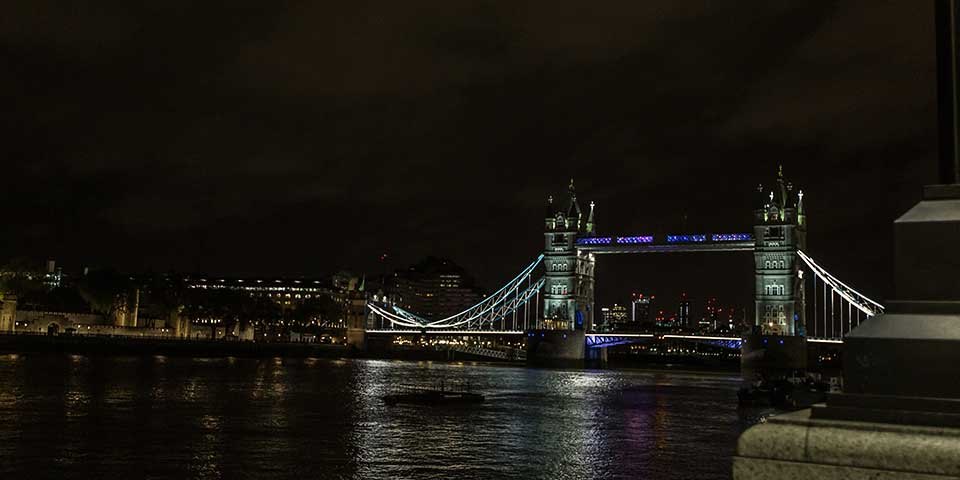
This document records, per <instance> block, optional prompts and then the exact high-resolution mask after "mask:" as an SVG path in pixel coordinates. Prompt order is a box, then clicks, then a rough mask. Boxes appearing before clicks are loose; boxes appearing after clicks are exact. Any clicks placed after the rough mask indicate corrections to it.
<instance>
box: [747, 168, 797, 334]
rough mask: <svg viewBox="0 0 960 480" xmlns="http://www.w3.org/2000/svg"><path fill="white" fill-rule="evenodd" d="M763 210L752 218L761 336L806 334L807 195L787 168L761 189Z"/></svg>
mask: <svg viewBox="0 0 960 480" xmlns="http://www.w3.org/2000/svg"><path fill="white" fill-rule="evenodd" d="M758 191H759V192H760V194H761V195H762V200H761V207H760V208H758V209H757V210H756V211H755V214H754V227H753V229H754V237H755V238H756V249H755V250H754V260H755V262H756V265H755V272H756V275H755V279H756V287H755V292H756V295H755V299H756V302H755V305H756V321H755V325H757V327H759V330H760V333H763V334H765V335H803V334H804V324H805V318H804V310H805V309H804V303H805V298H804V297H805V292H804V288H803V282H802V280H801V278H800V275H801V271H800V259H799V258H798V256H797V250H798V249H799V250H806V246H807V245H806V244H807V219H806V214H805V213H804V210H803V191H799V192H796V193H794V188H793V184H791V183H790V182H788V181H786V180H785V179H784V178H783V167H782V166H781V167H780V171H779V172H778V174H777V181H776V184H775V185H774V188H773V189H771V190H764V188H763V186H760V188H759V189H758Z"/></svg>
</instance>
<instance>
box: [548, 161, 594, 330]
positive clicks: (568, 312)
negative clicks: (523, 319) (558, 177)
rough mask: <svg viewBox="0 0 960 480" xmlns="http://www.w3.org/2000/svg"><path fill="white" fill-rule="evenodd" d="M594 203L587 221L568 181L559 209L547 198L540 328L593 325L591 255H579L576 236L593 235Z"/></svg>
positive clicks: (568, 327) (585, 253)
mask: <svg viewBox="0 0 960 480" xmlns="http://www.w3.org/2000/svg"><path fill="white" fill-rule="evenodd" d="M594 228H595V226H594V224H593V204H591V206H590V214H589V216H588V217H587V219H586V221H584V218H583V212H582V211H581V210H580V204H579V203H578V202H577V193H576V190H575V189H574V186H573V180H570V186H569V201H568V203H567V208H566V209H565V210H558V209H557V208H556V207H555V205H554V201H553V197H552V196H551V197H549V198H548V199H547V211H546V216H545V225H544V248H543V254H544V259H543V265H544V269H545V270H546V275H545V276H546V281H545V283H544V285H543V297H544V300H543V321H544V324H543V328H544V329H547V330H583V329H585V328H590V326H591V325H592V324H593V268H594V259H593V254H591V253H588V252H579V251H578V250H577V248H576V241H577V237H578V236H579V235H586V234H592V232H593V229H594Z"/></svg>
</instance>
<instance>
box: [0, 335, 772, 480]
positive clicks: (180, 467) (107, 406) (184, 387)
mask: <svg viewBox="0 0 960 480" xmlns="http://www.w3.org/2000/svg"><path fill="white" fill-rule="evenodd" d="M441 380H443V381H445V382H446V383H447V384H450V383H456V382H459V381H461V380H462V381H469V383H470V385H471V386H472V387H474V389H475V390H477V391H481V392H483V393H485V394H486V395H487V401H486V403H484V404H482V405H479V406H471V407H455V408H449V407H443V408H438V407H432V408H431V407H408V406H393V407H388V406H386V405H384V404H383V402H382V400H381V399H380V397H381V396H382V395H383V394H386V393H389V392H390V391H393V390H394V389H395V388H396V386H397V385H411V386H426V387H430V386H434V385H436V384H437V383H438V382H440V381H441ZM738 385H739V379H738V377H737V376H736V374H735V373H721V374H715V373H686V372H649V371H636V370H551V369H532V368H522V367H514V366H504V365H489V364H471V363H463V364H457V363H437V362H433V363H431V362H403V361H384V360H321V359H240V358H218V359H190V358H174V357H109V356H103V357H97V356H91V357H87V356H77V355H57V354H42V355H41V354H36V355H23V354H21V355H3V356H0V459H2V461H0V478H11V479H13V478H17V479H21V478H30V479H36V478H77V479H109V478H116V479H120V478H157V479H161V478H162V479H181V478H200V479H220V478H223V479H233V478H251V479H253V478H256V479H287V478H297V479H312V478H383V479H405V478H496V479H505V478H517V479H530V478H550V479H559V478H569V479H579V478H650V479H701V480H702V479H726V478H730V469H731V455H732V454H733V452H734V448H735V445H736V439H737V437H738V436H739V434H740V433H741V432H742V431H743V430H744V429H745V428H747V427H749V426H750V425H752V424H754V423H756V422H757V421H759V418H760V417H761V416H762V415H763V414H765V413H766V412H764V411H760V410H744V409H738V408H737V405H736V403H737V402H736V399H737V396H736V391H737V388H738Z"/></svg>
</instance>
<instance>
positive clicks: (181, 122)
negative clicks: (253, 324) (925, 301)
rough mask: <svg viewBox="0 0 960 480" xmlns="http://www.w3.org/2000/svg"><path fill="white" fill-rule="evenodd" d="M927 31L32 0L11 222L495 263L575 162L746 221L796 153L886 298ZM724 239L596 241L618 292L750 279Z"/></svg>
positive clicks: (694, 8)
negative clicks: (739, 271) (657, 249)
mask: <svg viewBox="0 0 960 480" xmlns="http://www.w3.org/2000/svg"><path fill="white" fill-rule="evenodd" d="M932 27H933V21H932V8H930V6H929V5H926V4H921V5H914V4H910V3H908V2H698V1H693V2H690V1H687V2H669V1H662V2H661V1H647V2H628V1H623V2H604V3H603V6H602V8H600V7H599V6H597V5H589V6H588V5H586V4H584V3H582V2H555V1H553V2H547V1H542V2H527V3H522V4H521V3H516V2H443V1H423V2H413V3H411V2H346V3H343V4H324V3H317V2H268V3H263V2H222V3H219V2H179V1H168V2H159V3H153V4H152V5H148V6H142V5H137V6H133V5H132V4H129V3H128V2H95V3H93V2H91V4H90V5H86V6H83V5H77V4H74V5H71V6H64V5H62V4H61V3H60V2H43V1H39V2H38V1H30V2H14V3H13V4H12V5H10V6H8V8H7V14H6V15H5V16H4V17H3V19H2V20H0V68H2V70H3V71H4V72H6V74H5V75H3V76H0V87H2V88H3V90H4V91H6V92H8V93H9V94H10V98H9V103H8V107H7V109H6V111H5V114H4V115H3V116H2V125H0V126H2V127H3V129H4V131H6V132H8V134H9V138H8V139H7V140H6V141H4V143H3V146H2V147H0V153H2V155H3V158H4V159H5V163H6V168H5V169H4V173H3V184H4V185H5V187H4V189H3V193H2V194H0V195H2V197H0V198H2V200H3V203H4V205H5V207H6V208H5V221H4V230H5V231H6V232H7V235H4V239H3V240H2V241H0V246H2V247H3V251H5V252H11V255H14V254H25V255H33V256H38V257H45V256H51V257H57V258H60V259H62V261H65V262H68V264H69V263H72V264H80V263H112V264H117V265H118V266H120V267H122V268H126V269H131V270H141V269H160V270H165V269H169V268H174V269H184V270H207V271H214V272H223V273H241V272H242V273H264V274H272V273H305V274H310V273H319V272H325V271H331V270H334V269H337V268H344V267H346V268H352V269H354V270H367V271H373V270H376V269H381V268H383V267H382V266H381V265H378V264H376V263H375V259H376V257H377V256H378V255H379V254H380V253H382V252H384V251H386V252H390V253H391V254H392V257H391V258H395V262H396V263H395V264H394V265H393V266H399V265H402V264H404V263H407V262H412V261H413V260H415V259H416V258H417V257H419V256H421V255H424V254H426V253H427V252H433V253H438V254H443V255H449V256H452V257H454V258H455V259H457V260H458V261H460V262H462V263H464V264H465V265H466V266H467V267H468V268H469V269H470V270H472V271H474V272H476V273H477V274H478V276H479V277H480V278H481V280H482V281H483V282H484V283H485V284H487V285H489V286H494V285H495V284H496V283H497V282H498V281H499V279H502V278H506V277H508V276H509V275H510V273H511V271H512V270H514V269H516V268H518V267H519V266H520V265H522V264H524V262H525V260H526V259H527V258H528V257H531V256H532V255H534V254H535V253H536V252H537V251H538V249H539V248H541V241H542V237H541V232H540V227H541V221H542V220H541V219H540V215H541V207H542V203H543V200H544V198H545V197H546V196H547V195H548V194H555V195H560V194H562V193H563V189H564V187H565V185H566V183H567V181H568V180H569V178H570V177H575V178H576V179H577V184H578V188H579V191H580V192H581V198H582V200H583V201H589V200H591V199H593V200H595V201H596V202H597V204H598V215H599V218H600V225H601V230H602V231H606V232H634V231H636V232H641V231H658V232H666V231H677V230H681V229H713V230H746V229H748V228H749V223H750V209H752V208H753V206H754V205H753V201H754V197H753V195H752V192H753V189H754V187H755V185H756V184H757V183H759V182H762V181H769V179H770V178H771V177H772V175H773V173H774V172H775V169H776V166H777V165H778V164H780V163H783V164H785V165H786V168H787V172H788V174H789V175H791V176H792V177H793V178H794V181H795V183H797V184H798V185H802V186H803V188H804V189H805V190H806V191H807V193H808V197H807V198H808V199H809V201H810V202H809V205H810V211H811V212H810V218H811V233H810V244H811V245H810V249H811V250H812V252H813V253H814V254H815V255H816V256H817V257H818V258H819V259H822V260H823V261H824V263H825V264H826V265H829V266H831V267H834V268H833V269H835V270H837V272H836V273H837V275H838V276H840V277H841V278H850V279H851V282H852V283H854V284H857V285H858V286H859V285H864V286H863V289H864V290H865V291H867V292H871V293H873V292H876V293H877V295H878V296H883V295H887V294H888V293H889V284H888V283H887V281H886V278H887V277H888V276H889V266H888V263H889V262H888V259H889V252H890V238H891V237H890V223H891V221H892V219H893V218H895V216H896V215H897V214H899V213H901V212H902V211H904V210H905V209H906V208H907V207H908V206H909V205H910V204H911V203H912V202H914V201H915V200H916V198H917V191H918V190H917V189H918V188H919V185H921V184H923V183H929V182H931V181H933V180H934V177H933V175H934V171H935V170H934V168H935V167H934V159H933V158H934V155H935V146H934V144H935V133H934V132H935V109H934V104H933V100H934V92H935V84H934V70H933V69H934V57H933V55H934V48H933V37H932V29H933V28H932ZM684 218H685V220H684ZM665 261H666V260H665ZM671 261H672V260H671ZM714 261H715V260H713V259H709V258H701V257H696V258H693V257H690V258H687V257H682V258H678V259H677V260H676V262H677V263H676V265H677V267H676V269H675V270H669V269H668V271H666V272H665V271H664V270H663V269H662V268H660V267H659V264H655V263H645V262H648V260H644V259H630V260H623V261H620V260H617V261H616V262H615V261H614V260H604V263H601V269H602V271H605V272H607V273H606V274H607V275H608V277H607V278H610V279H611V280H610V281H607V283H605V285H609V286H608V287H602V289H601V292H600V295H601V300H603V301H608V300H611V299H613V298H617V297H619V296H620V295H623V294H624V293H625V292H626V291H627V290H629V289H630V288H632V287H637V288H645V289H648V290H649V289H653V290H658V289H660V290H662V291H663V292H671V293H669V295H670V296H672V295H673V293H672V292H676V291H678V290H679V289H689V290H691V292H692V293H695V294H697V295H701V296H702V295H707V294H710V293H711V292H713V291H714V290H716V291H717V293H718V294H720V295H726V296H727V297H735V298H737V299H738V301H742V299H743V298H745V296H746V295H748V294H749V289H750V283H749V282H744V285H743V288H738V287H735V286H730V282H725V281H721V280H719V278H720V275H721V274H722V270H723V269H736V268H739V267H736V266H735V265H734V263H735V262H741V263H736V265H742V264H746V263H743V262H745V261H744V260H742V259H737V260H730V261H728V260H716V261H717V262H720V263H717V264H713V263H711V262H714ZM654 262H661V260H655V261H654ZM729 262H734V263H729ZM710 265H716V266H717V267H712V266H710ZM651 266H655V267H656V269H655V270H656V271H657V272H658V273H657V275H651V274H649V273H648V272H649V271H651ZM684 272H686V273H684ZM691 272H695V274H691ZM661 276H662V278H661ZM663 296H667V294H662V295H661V297H663Z"/></svg>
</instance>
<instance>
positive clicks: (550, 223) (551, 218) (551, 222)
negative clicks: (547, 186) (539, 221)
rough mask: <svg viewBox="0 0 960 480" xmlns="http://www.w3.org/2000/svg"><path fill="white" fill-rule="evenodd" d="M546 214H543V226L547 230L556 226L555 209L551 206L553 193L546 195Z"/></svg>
mask: <svg viewBox="0 0 960 480" xmlns="http://www.w3.org/2000/svg"><path fill="white" fill-rule="evenodd" d="M546 210H547V211H546V215H544V221H545V224H544V227H543V228H545V229H547V230H553V229H554V228H556V223H557V211H556V209H555V208H553V195H550V196H549V197H547V208H546Z"/></svg>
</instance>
